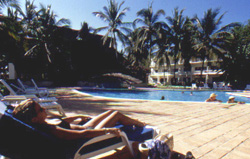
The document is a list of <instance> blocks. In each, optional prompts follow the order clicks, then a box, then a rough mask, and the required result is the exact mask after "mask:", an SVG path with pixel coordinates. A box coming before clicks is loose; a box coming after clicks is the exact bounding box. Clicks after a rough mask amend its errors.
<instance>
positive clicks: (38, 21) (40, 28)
mask: <svg viewBox="0 0 250 159" xmlns="http://www.w3.org/2000/svg"><path fill="white" fill-rule="evenodd" d="M34 8H35V7H34ZM27 13H28V15H27V17H29V18H28V21H27V22H28V23H29V22H31V23H32V24H33V25H31V26H29V28H32V29H31V30H32V32H31V35H30V36H31V37H30V38H31V39H33V40H34V41H36V42H35V45H33V46H32V47H31V49H29V50H28V51H27V52H26V53H25V56H29V55H31V54H37V53H45V54H46V56H47V59H48V61H49V62H50V63H51V62H52V61H51V57H50V56H51V54H52V53H51V51H50V47H53V42H54V41H53V40H55V39H53V36H52V35H53V33H54V32H55V31H56V30H57V29H58V26H63V27H69V24H70V21H69V20H68V19H64V18H61V19H59V20H58V21H57V20H56V17H57V15H56V14H54V12H53V11H51V6H50V5H48V6H47V7H45V6H43V5H41V9H40V10H39V11H38V12H36V13H35V12H33V11H32V14H33V13H35V15H36V17H35V18H34V17H33V15H32V16H31V15H30V13H31V12H29V11H28V12H27ZM31 17H32V21H30V18H31ZM24 18H25V17H24ZM24 25H25V24H24ZM26 25H30V24H26ZM28 32H29V31H28ZM29 33H30V32H29Z"/></svg>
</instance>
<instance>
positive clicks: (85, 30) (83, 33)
mask: <svg viewBox="0 0 250 159" xmlns="http://www.w3.org/2000/svg"><path fill="white" fill-rule="evenodd" d="M92 31H94V28H92V27H89V25H88V23H87V22H83V24H82V27H81V29H80V30H79V32H78V36H77V39H87V37H88V36H89V34H90V32H92Z"/></svg>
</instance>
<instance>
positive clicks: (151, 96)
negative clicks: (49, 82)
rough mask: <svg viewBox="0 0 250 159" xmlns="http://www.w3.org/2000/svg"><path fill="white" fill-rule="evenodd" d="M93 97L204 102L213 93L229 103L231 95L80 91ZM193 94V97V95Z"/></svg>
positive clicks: (201, 92)
mask: <svg viewBox="0 0 250 159" xmlns="http://www.w3.org/2000/svg"><path fill="white" fill-rule="evenodd" d="M80 91H81V92H84V93H88V94H90V95H93V96H103V97H111V98H128V99H146V100H160V99H161V98H162V96H164V98H165V99H164V100H168V101H196V102H204V101H205V100H206V99H207V98H209V96H210V94H211V93H215V94H217V95H218V96H217V99H219V100H222V102H227V100H228V98H229V96H230V95H229V94H227V93H226V92H224V91H179V90H178V91H177V90H147V91H140V90H139V91H138V90H80ZM191 92H192V95H191ZM235 100H236V101H243V102H246V103H250V98H246V97H238V96H235Z"/></svg>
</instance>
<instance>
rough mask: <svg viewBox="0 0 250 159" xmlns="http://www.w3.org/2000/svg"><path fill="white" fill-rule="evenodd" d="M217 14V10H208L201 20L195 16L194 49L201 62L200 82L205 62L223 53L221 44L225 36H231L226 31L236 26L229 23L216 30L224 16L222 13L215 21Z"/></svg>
mask: <svg viewBox="0 0 250 159" xmlns="http://www.w3.org/2000/svg"><path fill="white" fill-rule="evenodd" d="M219 12H220V10H219V9H215V10H213V9H208V10H207V11H206V12H205V14H204V17H203V18H202V19H199V18H198V17H197V16H196V18H195V19H196V22H197V24H196V27H197V34H196V35H197V36H196V42H195V43H196V44H195V46H194V47H195V50H196V51H197V53H198V55H199V58H200V59H201V60H202V67H201V73H200V78H201V80H202V73H203V69H204V62H205V60H206V59H207V60H209V59H210V58H211V57H213V56H215V55H216V56H217V57H218V56H221V54H223V53H225V49H223V47H222V44H223V43H225V40H226V37H227V36H231V34H230V32H228V29H229V28H231V27H233V26H235V25H237V24H236V23H230V24H228V25H225V26H223V27H221V28H220V29H218V28H219V25H220V24H221V20H222V18H223V16H224V15H225V13H224V14H222V15H221V16H219V17H218V19H216V18H217V16H218V15H219ZM217 59H218V58H217Z"/></svg>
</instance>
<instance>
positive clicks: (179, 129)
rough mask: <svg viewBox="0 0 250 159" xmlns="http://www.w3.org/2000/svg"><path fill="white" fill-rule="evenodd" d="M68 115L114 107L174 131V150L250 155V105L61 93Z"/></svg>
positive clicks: (232, 158)
mask: <svg viewBox="0 0 250 159" xmlns="http://www.w3.org/2000/svg"><path fill="white" fill-rule="evenodd" d="M59 102H60V103H61V104H62V106H63V108H64V109H65V111H66V112H67V114H68V115H71V114H75V113H83V114H89V115H97V114H99V113H101V112H103V111H105V110H108V109H114V110H119V111H121V112H123V113H124V114H126V115H128V116H131V117H133V118H138V119H139V120H141V121H145V122H146V123H148V124H150V125H156V126H158V127H159V128H160V129H161V132H162V134H164V133H172V134H173V135H174V144H175V145H174V150H175V151H177V152H179V153H182V154H185V153H186V152H187V151H191V152H192V153H193V154H194V156H195V157H196V158H200V159H217V158H218V159H249V158H250V105H248V104H235V105H229V104H219V103H191V102H190V103H189V102H164V101H143V100H140V101H137V100H113V99H105V98H97V97H90V96H85V95H79V94H74V93H72V92H71V94H70V95H69V94H62V93H61V96H60V99H59Z"/></svg>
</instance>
